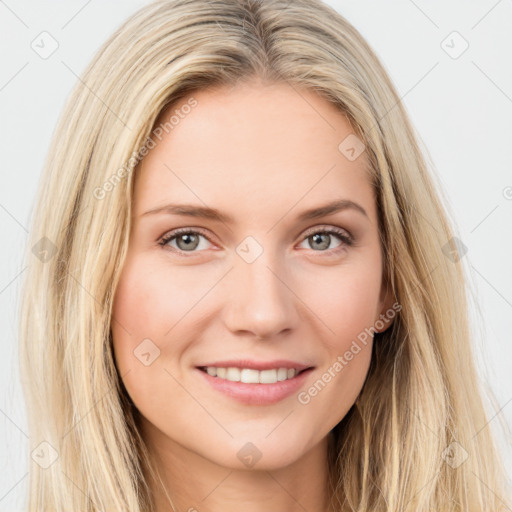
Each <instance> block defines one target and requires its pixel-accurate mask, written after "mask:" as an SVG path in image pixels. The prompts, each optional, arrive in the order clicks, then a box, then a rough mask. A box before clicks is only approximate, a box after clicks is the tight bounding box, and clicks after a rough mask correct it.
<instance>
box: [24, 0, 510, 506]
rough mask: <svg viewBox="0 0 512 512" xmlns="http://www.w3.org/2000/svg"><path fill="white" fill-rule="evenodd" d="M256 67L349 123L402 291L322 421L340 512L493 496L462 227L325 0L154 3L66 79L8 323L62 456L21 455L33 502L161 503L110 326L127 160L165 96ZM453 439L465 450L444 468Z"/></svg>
mask: <svg viewBox="0 0 512 512" xmlns="http://www.w3.org/2000/svg"><path fill="white" fill-rule="evenodd" d="M255 78H259V79H262V80H263V81H264V82H267V83H272V82H282V81H285V82H287V83H289V84H290V85H291V86H292V87H293V88H295V89H296V90H297V91H298V92H299V91H300V89H301V88H303V89H309V90H314V91H316V92H317V93H318V94H319V95H321V96H322V97H323V98H325V99H326V100H327V101H329V102H332V103H333V104H334V105H336V106H337V107H338V108H339V110H340V111H342V112H343V113H345V115H346V116H347V118H348V119H349V121H350V123H351V124H352V125H353V129H354V132H355V133H356V134H357V136H358V137H359V138H360V139H361V140H362V141H363V143H364V144H365V146H366V154H367V156H368V158H369V162H370V163H371V180H372V185H373V186H374V188H375V193H376V197H377V206H378V211H379V222H380V226H379V229H380V234H381V239H382V244H383V247H384V248H385V251H384V253H385V256H386V258H385V270H386V275H387V277H388V279H389V283H390V286H391V287H392V290H393V293H394V294H395V297H397V299H398V301H399V302H400V304H401V306H402V309H401V310H400V312H399V313H398V314H397V316H396V317H395V319H394V323H393V325H392V327H391V328H389V329H388V330H387V331H385V332H384V333H381V334H376V335H375V339H374V349H373V350H374V352H373V355H372V361H371V366H370V370H369V373H368V377H367V380H366V382H365V384H364V387H363V389H362V391H361V393H360V396H359V397H358V400H357V402H356V404H354V406H353V407H352V408H351V409H350V411H349V413H348V414H347V415H346V416H345V417H344V418H343V420H342V421H341V422H340V423H339V424H338V425H337V426H336V428H335V429H334V430H333V433H334V436H333V439H334V442H333V444H332V445H331V451H330V462H331V466H330V469H331V473H330V475H331V479H332V487H333V493H332V506H333V510H337V511H339V512H342V511H348V510H350V511H360V512H362V511H368V510H375V511H388V512H398V511H404V512H405V511H413V510H414V511H415V512H426V511H433V510H436V511H443V512H448V511H467V512H483V511H498V510H502V508H500V507H502V506H505V503H507V504H508V503H509V502H508V501H505V500H508V498H507V497H506V496H505V493H506V488H505V475H504V469H503V465H502V462H501V460H500V458H499V456H498V454H497V450H496V448H495V445H494V440H493V436H492V433H491V431H490V428H488V427H486V428H484V426H485V425H487V423H488V421H489V418H488V417H487V413H486V412H485V410H484V402H483V400H482V390H481V389H480V384H479V381H478V375H477V371H476V368H475V365H474V356H473V355H472V347H471V336H470V334H471V333H470V330H469V319H468V311H467V309H468V305H467V295H468V294H467V286H466V284H465V277H464V271H463V267H462V261H457V259H456V258H455V260H453V258H452V259H450V258H449V257H447V256H446V255H445V253H446V250H445V249H444V248H446V247H448V248H450V247H451V248H452V249H453V248H454V246H453V244H454V242H453V237H454V228H453V227H452V225H453V224H452V223H451V222H449V221H448V216H447V213H446V212H445V209H444V207H443V206H442V203H441V200H440V195H439V194H440V193H439V192H438V191H437V190H436V187H438V185H437V184H436V183H434V178H433V177H432V175H431V174H430V172H429V170H428V168H427V164H426V161H425V156H424V155H423V153H422V152H421V151H420V147H419V143H418V142H417V141H418V140H419V137H418V136H417V135H416V134H415V133H414V131H413V128H412V127H411V124H410V121H409V119H408V115H407V113H406V111H405V110H404V107H403V105H402V103H401V101H400V98H399V96H398V94H397V92H396V90H395V88H394V86H393V84H392V83H391V81H390V79H389V77H388V75H387V73H386V71H385V69H384V68H383V66H382V64H381V63H380V62H379V60H378V58H377V57H376V55H375V54H374V52H373V51H372V49H371V48H370V47H369V45H368V44H367V43H366V42H365V41H364V39H363V38H362V36H361V35H360V34H359V33H358V32H357V31H356V29H355V28H354V27H352V26H351V25H350V24H349V22H348V21H346V20H345V19H344V18H343V17H342V16H341V15H340V14H338V13H337V12H336V11H334V10H333V9H332V8H330V7H328V6H326V5H325V4H323V3H321V2H320V1H319V0H294V1H293V2H289V1H280V0H262V1H256V0H216V1H214V2H211V1H207V0H163V1H156V2H154V3H151V4H149V5H147V6H146V7H143V8H142V9H140V10H139V11H138V12H136V13H135V14H134V15H133V16H131V17H130V18H129V19H128V20H127V21H126V22H125V23H124V24H123V25H122V26H121V27H120V28H119V29H118V30H116V32H115V33H114V34H113V35H112V37H111V38H110V39H109V40H108V41H107V42H106V43H105V44H104V45H103V47H102V48H101V49H100V50H99V52H98V53H97V54H96V56H95V57H94V59H93V60H92V62H91V63H90V65H89V66H88V68H87V69H86V71H85V72H84V74H83V76H82V79H81V81H80V82H79V83H77V85H76V87H75V88H74V90H73V91H72V94H71V96H70V97H69V99H68V101H67V104H66V107H65V109H64V111H63V113H62V116H61V118H60V120H59V123H58V126H57V129H56V132H55V133H54V136H53V141H52V145H51V148H50V151H49V154H48V156H47V160H46V162H45V168H44V173H43V176H42V180H41V183H40V185H39V189H38V195H37V199H36V202H35V211H34V212H33V219H32V228H31V231H30V238H29V241H28V244H27V251H26V256H25V258H26V260H27V264H28V269H27V272H26V277H25V280H24V282H23V289H22V304H21V309H20V326H19V329H20V363H21V371H22V381H23V390H24V394H25V398H26V404H27V411H28V423H29V425H28V426H29V431H30V443H31V447H30V448H31V450H32V449H34V448H36V447H37V448H38V449H40V450H41V449H43V451H44V450H47V452H44V453H47V454H52V453H54V452H52V451H51V448H53V449H54V450H55V454H56V456H57V459H56V460H55V461H54V462H53V463H52V464H50V465H48V464H46V465H47V467H42V465H40V464H37V463H36V462H34V461H33V460H35V458H34V459H33V460H32V459H31V460H30V463H31V466H30V485H29V496H28V510H31V511H32V510H44V511H50V510H55V511H63V510H74V511H78V510H87V511H98V510H109V511H110V510H116V511H121V510H125V511H130V512H138V511H143V510H145V511H146V510H151V509H152V508H154V504H153V500H152V495H151V492H150V487H149V485H148V481H147V480H146V477H147V475H146V470H145V468H146V465H149V454H148V452H147V449H146V447H145V446H144V443H143V440H142V438H141V436H140V434H139V431H138V424H137V411H136V410H135V407H134V406H133V403H132V402H131V400H130V398H129V396H128V395H127V393H126V390H125V389H124V387H123V384H122V381H121V376H119V375H118V373H117V369H116V366H115V362H114V358H113V351H112V338H111V331H110V324H111V321H115V319H112V316H111V314H112V300H113V296H114V292H115V289H116V285H117V283H118V279H119V276H120V272H121V269H122V267H123V262H124V259H125V256H126V252H127V245H128V240H129V233H130V217H131V199H132V194H133V179H134V174H135V173H133V172H132V171H133V170H134V168H135V166H136V164H137V162H138V161H139V160H140V157H141V153H140V151H139V149H140V148H144V147H146V145H147V143H148V141H149V139H150V135H151V133H152V130H153V129H154V126H155V121H156V119H157V118H158V116H159V114H160V113H161V112H162V111H163V109H164V108H165V107H167V106H169V105H170V104H171V103H174V102H176V101H178V100H179V99H181V98H185V97H188V96H189V95H190V94H191V93H193V91H194V90H199V89H202V88H206V87H211V86H224V85H226V86H235V85H236V83H237V82H239V81H241V80H251V79H255ZM82 82H83V83H82ZM340 142H341V141H340ZM33 248H34V249H33ZM35 255H37V257H36V256H35ZM42 442H44V443H49V444H43V445H40V443H42ZM447 450H448V452H447ZM450 450H451V451H450ZM42 453H43V452H42ZM447 453H449V454H450V457H451V458H453V454H454V453H455V455H456V456H457V457H458V460H459V462H460V459H461V458H465V457H467V458H465V460H464V461H463V462H462V463H460V464H458V465H457V464H453V463H452V464H450V463H448V462H449V459H450V457H448V456H447V455H446V454H447ZM49 457H50V455H49ZM50 459H51V457H50ZM50 459H48V460H50ZM511 506H512V505H511ZM503 509H504V508H503Z"/></svg>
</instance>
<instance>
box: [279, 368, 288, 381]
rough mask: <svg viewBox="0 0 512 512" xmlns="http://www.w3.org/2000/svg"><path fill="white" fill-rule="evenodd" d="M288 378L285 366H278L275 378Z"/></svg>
mask: <svg viewBox="0 0 512 512" xmlns="http://www.w3.org/2000/svg"><path fill="white" fill-rule="evenodd" d="M287 378H288V370H287V369H286V368H279V370H277V380H286V379H287Z"/></svg>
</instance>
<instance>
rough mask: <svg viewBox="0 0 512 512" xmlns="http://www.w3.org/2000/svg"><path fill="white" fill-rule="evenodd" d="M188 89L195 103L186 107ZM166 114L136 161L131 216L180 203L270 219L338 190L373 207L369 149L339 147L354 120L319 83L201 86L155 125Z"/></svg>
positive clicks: (369, 208) (330, 196) (372, 212)
mask: <svg viewBox="0 0 512 512" xmlns="http://www.w3.org/2000/svg"><path fill="white" fill-rule="evenodd" d="M191 98H193V100H195V102H196V103H195V106H194V107H193V108H188V107H187V108H183V106H184V105H187V104H190V99H191ZM171 116H172V122H169V120H170V119H171ZM166 122H168V125H167V130H161V133H160V136H159V138H157V137H154V136H153V137H152V138H153V140H154V142H155V143H156V146H155V147H154V148H153V149H152V150H151V151H150V152H149V153H148V155H147V156H146V157H145V158H144V159H143V160H142V162H141V164H140V165H139V166H138V169H137V170H136V173H137V180H136V185H135V197H134V215H140V214H141V213H142V212H144V211H147V210H149V209H151V208H156V207H159V206H163V205H165V204H166V203H178V202H183V203H195V204H203V205H208V206H212V207H216V208H219V209H222V211H225V212H226V213H228V214H229V215H230V216H233V217H239V216H242V217H243V216H244V215H247V216H251V217H253V218H254V217H255V216H256V217H258V218H263V217H268V218H269V222H270V221H271V220H272V219H275V217H276V216H278V215H279V214H280V212H281V210H283V211H285V210H289V209H290V208H292V207H293V206H294V205H297V207H298V208H300V209H302V208H304V209H305V208H307V207H310V206H316V205H317V204H320V203H322V204H324V203H326V202H329V201H332V200H336V199H339V198H342V197H343V198H346V199H350V200H354V201H357V202H359V203H364V204H365V208H366V209H367V211H368V215H369V216H372V215H373V216H375V215H376V212H375V205H374V199H373V190H372V187H371V185H370V180H369V177H368V172H367V159H366V155H365V152H363V153H362V154H361V155H360V156H359V157H357V158H356V159H349V158H347V156H346V153H344V152H343V151H342V150H340V148H339V146H340V143H342V142H343V141H344V140H345V139H346V138H347V136H350V135H351V134H352V137H353V136H354V135H353V129H352V128H351V126H350V124H349V122H348V121H347V119H346V117H345V115H344V114H343V113H342V112H340V111H339V110H338V109H337V108H336V107H335V106H334V105H332V104H331V103H329V102H328V101H327V100H325V99H323V98H322V97H320V96H319V95H317V94H316V93H315V92H314V91H311V90H299V89H297V88H296V87H295V86H293V87H292V86H291V85H289V84H287V83H278V84H272V85H262V84H259V83H245V84H238V85H237V86H236V87H217V88H212V89H203V90H199V91H197V92H194V93H192V94H190V95H189V96H187V97H185V98H183V99H182V100H180V101H179V102H177V103H175V104H173V105H172V106H171V107H169V108H167V109H166V110H165V111H164V112H163V113H162V114H161V115H160V116H159V119H158V124H159V125H160V126H162V125H163V123H166ZM349 140H351V139H349Z"/></svg>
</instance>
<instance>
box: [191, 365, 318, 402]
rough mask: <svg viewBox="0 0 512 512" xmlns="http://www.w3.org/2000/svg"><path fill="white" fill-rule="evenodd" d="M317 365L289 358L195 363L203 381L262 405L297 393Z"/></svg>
mask: <svg viewBox="0 0 512 512" xmlns="http://www.w3.org/2000/svg"><path fill="white" fill-rule="evenodd" d="M227 363H229V364H227ZM276 363H278V364H276ZM234 364H236V365H237V366H234ZM314 368H315V367H314V366H306V365H301V364H299V363H293V362H290V361H286V362H281V361H280V362H274V363H262V364H258V363H254V362H248V361H245V362H236V363H235V362H233V361H231V362H222V363H220V362H219V363H216V365H214V364H207V365H204V366H196V371H197V374H198V375H199V376H200V377H201V378H202V380H203V382H205V383H206V384H208V385H209V386H210V387H211V388H213V389H214V390H215V391H216V392H220V393H221V394H222V395H224V396H226V397H228V398H229V399H231V400H235V401H237V402H239V403H241V404H244V405H259V406H262V405H272V404H276V403H277V402H280V401H281V400H284V399H285V398H287V397H290V396H291V395H293V394H297V393H298V392H299V389H300V388H301V387H303V386H304V385H305V384H306V382H307V379H308V376H309V374H310V373H311V372H312V371H313V370H314Z"/></svg>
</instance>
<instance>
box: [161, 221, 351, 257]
mask: <svg viewBox="0 0 512 512" xmlns="http://www.w3.org/2000/svg"><path fill="white" fill-rule="evenodd" d="M183 234H193V235H201V236H203V237H204V238H206V239H207V240H208V241H209V242H210V243H213V242H212V241H211V240H210V238H209V237H208V236H207V235H206V233H205V232H204V231H203V230H201V229H198V228H194V229H192V228H178V229H175V230H174V231H171V232H169V233H167V234H165V235H164V236H163V237H162V238H160V240H159V241H158V245H160V246H161V247H162V248H167V244H168V243H169V242H170V241H171V240H173V239H175V238H177V237H178V236H179V235H183ZM316 234H327V235H335V236H337V237H338V238H339V239H340V241H341V242H342V244H341V245H340V246H339V247H336V248H335V249H327V250H325V251H315V252H320V253H324V252H325V253H330V252H332V253H334V254H336V253H337V252H338V251H341V250H343V249H344V248H345V247H351V246H353V245H354V239H353V238H352V236H351V235H349V234H348V232H347V231H345V230H344V229H340V228H335V227H329V228H325V229H322V228H315V229H314V230H311V231H308V232H306V234H305V235H304V238H303V239H302V241H304V240H306V239H308V238H309V237H311V236H313V235H316ZM170 250H172V251H174V252H177V253H178V254H183V253H184V254H183V256H184V257H186V258H188V257H191V256H193V255H194V254H195V253H197V252H201V251H190V254H186V253H187V251H182V250H181V249H176V248H174V247H171V248H170Z"/></svg>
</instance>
